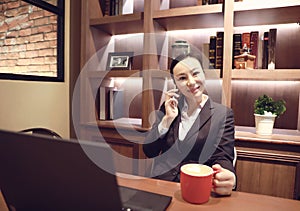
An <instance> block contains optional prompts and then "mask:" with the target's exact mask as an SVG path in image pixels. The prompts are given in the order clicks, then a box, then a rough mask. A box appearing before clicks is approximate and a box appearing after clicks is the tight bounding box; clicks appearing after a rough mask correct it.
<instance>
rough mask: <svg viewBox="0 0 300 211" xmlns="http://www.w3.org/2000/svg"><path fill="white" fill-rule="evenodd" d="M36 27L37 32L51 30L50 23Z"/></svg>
mask: <svg viewBox="0 0 300 211" xmlns="http://www.w3.org/2000/svg"><path fill="white" fill-rule="evenodd" d="M37 29H38V32H44V33H47V32H52V31H53V26H52V25H51V24H49V25H44V26H40V27H38V28H37Z"/></svg>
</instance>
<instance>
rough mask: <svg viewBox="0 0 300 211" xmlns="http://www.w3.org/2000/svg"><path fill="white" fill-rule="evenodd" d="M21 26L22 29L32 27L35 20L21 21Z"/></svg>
mask: <svg viewBox="0 0 300 211" xmlns="http://www.w3.org/2000/svg"><path fill="white" fill-rule="evenodd" d="M19 26H20V27H21V29H26V28H30V27H32V26H33V21H26V22H22V23H19Z"/></svg>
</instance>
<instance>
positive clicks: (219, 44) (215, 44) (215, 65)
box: [208, 31, 224, 69]
mask: <svg viewBox="0 0 300 211" xmlns="http://www.w3.org/2000/svg"><path fill="white" fill-rule="evenodd" d="M223 42H224V32H222V31H218V32H217V33H216V35H215V36H210V37H209V54H208V56H209V57H208V58H209V68H210V69H222V68H223Z"/></svg>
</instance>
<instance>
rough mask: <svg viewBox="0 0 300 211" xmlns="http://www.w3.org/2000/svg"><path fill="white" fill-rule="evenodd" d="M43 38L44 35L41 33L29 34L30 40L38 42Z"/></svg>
mask: <svg viewBox="0 0 300 211" xmlns="http://www.w3.org/2000/svg"><path fill="white" fill-rule="evenodd" d="M43 40H44V36H43V35H42V34H37V35H32V36H30V42H40V41H43Z"/></svg>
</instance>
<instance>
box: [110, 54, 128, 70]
mask: <svg viewBox="0 0 300 211" xmlns="http://www.w3.org/2000/svg"><path fill="white" fill-rule="evenodd" d="M132 57H133V52H111V53H109V54H108V60H107V65H106V69H107V70H130V69H131V65H132Z"/></svg>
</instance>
